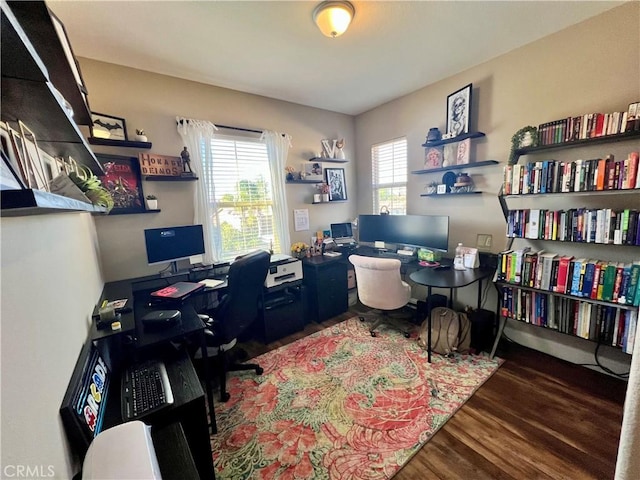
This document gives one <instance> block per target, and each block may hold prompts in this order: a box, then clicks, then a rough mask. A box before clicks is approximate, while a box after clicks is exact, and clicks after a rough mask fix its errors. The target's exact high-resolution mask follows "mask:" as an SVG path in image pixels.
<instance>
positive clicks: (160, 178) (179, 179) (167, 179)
mask: <svg viewBox="0 0 640 480" xmlns="http://www.w3.org/2000/svg"><path fill="white" fill-rule="evenodd" d="M144 179H145V180H146V181H147V182H194V181H196V180H198V177H171V176H168V175H148V176H146V177H144Z"/></svg>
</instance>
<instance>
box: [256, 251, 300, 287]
mask: <svg viewBox="0 0 640 480" xmlns="http://www.w3.org/2000/svg"><path fill="white" fill-rule="evenodd" d="M298 280H302V261H300V260H298V259H297V258H293V257H290V256H289V255H284V254H275V255H271V262H270V264H269V273H267V278H266V279H265V281H264V286H265V287H267V288H273V287H278V286H280V285H283V284H285V283H290V282H296V281H298Z"/></svg>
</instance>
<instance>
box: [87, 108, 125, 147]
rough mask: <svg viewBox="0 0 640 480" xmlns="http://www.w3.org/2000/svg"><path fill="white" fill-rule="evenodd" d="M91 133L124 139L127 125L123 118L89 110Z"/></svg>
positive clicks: (111, 138)
mask: <svg viewBox="0 0 640 480" xmlns="http://www.w3.org/2000/svg"><path fill="white" fill-rule="evenodd" d="M91 135H92V136H94V137H97V138H108V139H110V140H126V139H127V125H126V123H125V121H124V118H120V117H114V116H113V115H106V114H104V113H98V112H91Z"/></svg>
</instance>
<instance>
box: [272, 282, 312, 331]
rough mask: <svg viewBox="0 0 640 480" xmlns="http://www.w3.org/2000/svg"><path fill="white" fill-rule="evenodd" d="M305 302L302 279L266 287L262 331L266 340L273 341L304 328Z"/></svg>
mask: <svg viewBox="0 0 640 480" xmlns="http://www.w3.org/2000/svg"><path fill="white" fill-rule="evenodd" d="M304 303H305V299H304V287H303V285H302V282H300V281H298V282H291V283H287V284H284V285H280V286H278V287H274V288H270V289H265V293H264V297H263V303H262V332H261V333H262V338H263V340H264V342H265V343H269V342H273V341H275V340H279V339H281V338H282V337H286V336H287V335H291V334H292V333H295V332H299V331H300V330H302V329H303V328H304V325H305V321H304Z"/></svg>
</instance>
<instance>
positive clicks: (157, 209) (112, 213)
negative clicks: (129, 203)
mask: <svg viewBox="0 0 640 480" xmlns="http://www.w3.org/2000/svg"><path fill="white" fill-rule="evenodd" d="M161 211H162V210H160V209H159V208H156V209H154V210H139V211H135V212H111V213H109V216H110V217H112V216H115V215H137V214H139V213H158V212H161Z"/></svg>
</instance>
